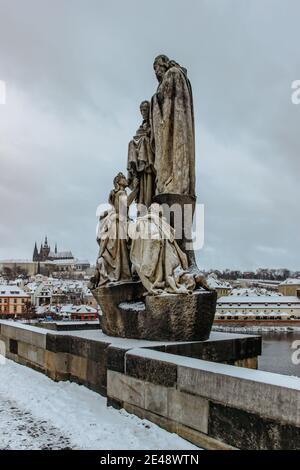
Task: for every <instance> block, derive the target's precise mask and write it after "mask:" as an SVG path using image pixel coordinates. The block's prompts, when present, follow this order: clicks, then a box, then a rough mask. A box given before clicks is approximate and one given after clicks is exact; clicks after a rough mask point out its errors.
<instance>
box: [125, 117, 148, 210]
mask: <svg viewBox="0 0 300 470" xmlns="http://www.w3.org/2000/svg"><path fill="white" fill-rule="evenodd" d="M150 131H151V129H150V124H149V123H148V122H146V121H144V122H143V124H142V125H141V126H140V127H139V129H138V130H137V133H136V135H135V136H134V138H133V139H132V140H131V141H130V142H129V146H128V164H127V170H128V179H129V181H133V179H134V178H135V177H136V178H138V180H139V191H138V194H137V199H136V202H137V203H138V204H144V205H145V206H146V207H149V206H150V205H151V203H152V198H153V196H154V195H155V170H154V154H153V151H152V149H151V146H150Z"/></svg>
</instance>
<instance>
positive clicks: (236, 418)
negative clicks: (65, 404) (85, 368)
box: [107, 349, 300, 450]
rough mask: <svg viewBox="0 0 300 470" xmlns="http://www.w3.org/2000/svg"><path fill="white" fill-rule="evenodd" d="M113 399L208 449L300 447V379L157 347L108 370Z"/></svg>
mask: <svg viewBox="0 0 300 470" xmlns="http://www.w3.org/2000/svg"><path fill="white" fill-rule="evenodd" d="M107 395H108V403H109V404H111V405H112V406H115V407H119V408H125V409H126V410H127V411H128V412H130V413H134V414H136V415H138V416H139V417H141V418H143V419H148V420H150V421H152V422H155V423H156V424H158V425H159V426H161V427H163V428H165V429H167V430H168V431H170V432H176V433H177V434H179V435H180V436H182V437H183V438H185V439H188V440H190V441H191V442H193V443H194V444H196V445H198V446H200V447H204V448H207V449H229V448H239V449H260V450H262V449H300V379H298V378H295V377H288V376H282V375H279V374H273V373H269V372H261V371H257V370H253V369H245V368H240V367H234V366H230V365H223V364H219V363H212V362H208V361H203V360H198V359H191V358H185V357H179V356H175V355H170V354H167V353H162V352H159V351H153V350H141V349H136V350H131V351H129V352H127V353H126V356H125V365H124V372H123V373H121V372H120V371H118V370H112V369H111V370H108V383H107Z"/></svg>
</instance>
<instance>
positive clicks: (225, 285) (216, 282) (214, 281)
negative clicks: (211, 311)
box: [206, 274, 231, 289]
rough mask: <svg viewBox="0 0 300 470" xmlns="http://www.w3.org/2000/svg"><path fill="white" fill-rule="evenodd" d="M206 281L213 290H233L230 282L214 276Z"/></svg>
mask: <svg viewBox="0 0 300 470" xmlns="http://www.w3.org/2000/svg"><path fill="white" fill-rule="evenodd" d="M206 281H207V284H208V285H209V287H210V288H211V289H231V285H230V284H229V282H225V281H222V280H220V279H218V278H217V277H216V276H215V275H214V274H211V275H210V276H208V278H207V280H206Z"/></svg>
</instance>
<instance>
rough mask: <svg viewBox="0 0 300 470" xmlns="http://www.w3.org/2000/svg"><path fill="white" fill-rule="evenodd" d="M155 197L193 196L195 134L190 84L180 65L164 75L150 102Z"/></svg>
mask: <svg viewBox="0 0 300 470" xmlns="http://www.w3.org/2000/svg"><path fill="white" fill-rule="evenodd" d="M150 115H151V127H152V147H153V148H154V150H155V164H154V165H155V170H156V174H157V176H156V194H162V193H174V194H188V195H191V196H194V195H195V131H194V111H193V96H192V88H191V84H190V82H189V80H188V78H187V76H186V73H185V72H184V71H183V69H182V68H180V67H179V66H173V67H171V68H170V69H169V70H168V71H167V72H166V73H165V75H164V78H163V80H162V82H161V83H160V85H159V87H158V89H157V92H156V94H155V95H154V96H153V98H152V101H151V110H150Z"/></svg>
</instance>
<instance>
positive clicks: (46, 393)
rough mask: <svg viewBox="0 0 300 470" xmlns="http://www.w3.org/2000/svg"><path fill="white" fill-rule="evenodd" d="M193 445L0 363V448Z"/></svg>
mask: <svg viewBox="0 0 300 470" xmlns="http://www.w3.org/2000/svg"><path fill="white" fill-rule="evenodd" d="M49 448H52V449H64V448H72V449H109V450H111V449H130V450H135V449H145V450H148V449H154V450H156V449H165V450H167V449H183V450H187V449H188V450H190V449H197V448H196V447H195V446H193V445H192V444H190V443H189V442H187V441H185V440H184V439H182V438H180V437H179V436H177V435H176V434H171V433H168V432H167V431H164V430H163V429H161V428H159V427H158V426H156V425H154V424H152V423H150V422H148V421H146V420H140V419H139V418H137V417H136V416H134V415H130V414H128V413H127V412H125V411H124V410H121V411H118V410H115V409H113V408H107V406H106V398H104V397H102V396H100V395H99V394H97V393H95V392H92V391H91V390H88V389H87V388H86V387H83V386H80V385H77V384H75V383H70V382H58V383H57V382H53V381H52V380H50V379H49V378H48V377H46V376H45V375H43V374H40V373H38V372H35V371H33V370H32V369H29V368H27V367H24V366H21V365H19V364H16V363H14V362H12V361H9V360H6V361H5V365H0V449H49Z"/></svg>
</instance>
